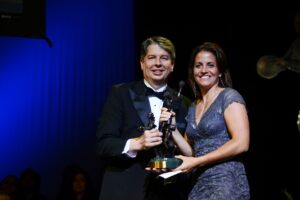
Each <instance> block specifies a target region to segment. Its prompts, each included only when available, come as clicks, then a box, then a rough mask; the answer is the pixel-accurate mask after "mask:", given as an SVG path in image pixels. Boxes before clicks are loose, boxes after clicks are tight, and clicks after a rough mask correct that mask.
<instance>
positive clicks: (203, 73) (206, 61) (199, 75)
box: [193, 51, 220, 89]
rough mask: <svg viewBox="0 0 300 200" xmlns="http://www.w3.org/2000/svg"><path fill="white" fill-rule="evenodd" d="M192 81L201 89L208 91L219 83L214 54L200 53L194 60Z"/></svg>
mask: <svg viewBox="0 0 300 200" xmlns="http://www.w3.org/2000/svg"><path fill="white" fill-rule="evenodd" d="M193 74H194V79H195V82H196V83H197V85H198V86H199V87H200V88H201V89H209V88H211V87H213V86H214V85H218V83H219V75H220V72H219V69H218V67H217V61H216V57H215V56H214V54H212V53H211V52H209V51H200V52H199V53H198V54H197V55H196V56H195V60H194V67H193Z"/></svg>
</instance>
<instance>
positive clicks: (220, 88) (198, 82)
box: [160, 42, 250, 200]
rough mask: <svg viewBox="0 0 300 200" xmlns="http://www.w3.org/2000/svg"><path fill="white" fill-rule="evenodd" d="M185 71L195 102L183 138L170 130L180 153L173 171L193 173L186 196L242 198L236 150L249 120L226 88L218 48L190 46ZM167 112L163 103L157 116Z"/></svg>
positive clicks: (245, 143) (242, 146)
mask: <svg viewBox="0 0 300 200" xmlns="http://www.w3.org/2000/svg"><path fill="white" fill-rule="evenodd" d="M188 73H189V81H190V84H191V86H192V88H193V91H194V94H195V101H194V102H193V104H192V105H191V106H190V108H189V112H188V116H187V117H186V120H187V122H188V125H187V128H186V134H185V139H184V138H183V137H181V136H180V134H179V133H178V132H177V131H176V130H175V131H174V132H173V138H174V140H175V142H176V144H177V146H178V147H179V148H180V149H181V151H182V154H183V155H179V156H176V157H177V158H179V159H182V160H183V163H182V164H181V165H180V166H179V167H178V168H176V169H175V171H176V170H181V171H183V172H185V173H188V172H192V173H193V176H194V178H195V183H194V185H193V188H192V190H191V192H190V193H189V200H201V199H203V200H213V199H216V200H222V199H224V200H229V199H230V200H248V199H250V192H249V185H248V179H247V175H246V171H245V168H244V164H243V163H242V160H241V155H242V153H244V152H246V151H247V150H248V148H249V142H250V136H249V134H250V130H249V120H248V115H247V110H246V104H245V101H244V99H243V97H242V96H241V94H240V93H239V92H238V91H236V90H235V89H233V88H231V78H230V74H229V71H228V69H227V61H226V56H225V54H224V51H223V50H222V48H221V47H220V46H219V45H218V44H216V43H211V42H206V43H204V44H203V45H201V46H198V47H196V48H195V50H194V51H193V54H192V57H191V64H190V66H189V72H188ZM171 115H172V116H174V113H172V112H168V111H167V109H165V108H163V109H162V115H161V117H160V121H164V120H167V119H169V118H170V116H171ZM175 118H176V116H175V117H172V119H173V123H174V124H175V121H176V119H175ZM187 144H189V145H187Z"/></svg>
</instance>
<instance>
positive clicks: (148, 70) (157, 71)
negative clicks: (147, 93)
mask: <svg viewBox="0 0 300 200" xmlns="http://www.w3.org/2000/svg"><path fill="white" fill-rule="evenodd" d="M140 64H141V69H142V71H143V75H144V78H145V79H146V81H147V82H148V83H149V84H150V85H151V86H152V87H154V88H159V87H160V86H162V85H164V84H165V83H166V81H167V78H168V76H169V74H170V73H171V72H172V71H173V68H174V63H172V60H171V56H170V55H169V53H168V52H167V51H165V50H164V49H162V48H161V47H160V46H159V45H157V44H152V45H150V46H149V47H148V52H147V54H146V56H145V57H144V59H143V60H142V61H141V62H140Z"/></svg>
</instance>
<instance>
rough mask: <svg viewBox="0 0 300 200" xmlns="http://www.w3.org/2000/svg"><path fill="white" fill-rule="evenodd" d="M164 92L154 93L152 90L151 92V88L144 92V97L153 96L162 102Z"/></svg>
mask: <svg viewBox="0 0 300 200" xmlns="http://www.w3.org/2000/svg"><path fill="white" fill-rule="evenodd" d="M164 94H165V91H163V92H155V91H154V90H152V89H151V88H149V87H147V91H146V95H147V96H155V97H157V98H159V99H161V100H164V98H165V96H164Z"/></svg>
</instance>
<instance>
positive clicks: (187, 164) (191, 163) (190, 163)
mask: <svg viewBox="0 0 300 200" xmlns="http://www.w3.org/2000/svg"><path fill="white" fill-rule="evenodd" d="M175 158H178V159H181V160H182V161H183V162H182V164H181V165H180V166H178V167H177V168H176V169H174V170H173V171H179V170H181V171H182V172H184V173H188V172H190V171H192V169H193V168H195V167H197V162H196V161H197V158H195V157H187V156H182V155H179V156H175Z"/></svg>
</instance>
